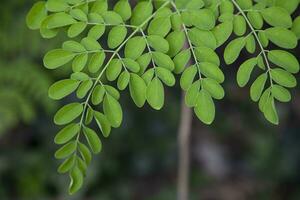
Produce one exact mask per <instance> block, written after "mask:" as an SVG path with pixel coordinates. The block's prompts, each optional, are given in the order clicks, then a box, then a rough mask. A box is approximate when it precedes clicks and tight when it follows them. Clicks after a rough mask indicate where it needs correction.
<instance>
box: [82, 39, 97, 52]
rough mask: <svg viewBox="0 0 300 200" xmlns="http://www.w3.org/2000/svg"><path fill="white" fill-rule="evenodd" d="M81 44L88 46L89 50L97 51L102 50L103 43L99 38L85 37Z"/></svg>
mask: <svg viewBox="0 0 300 200" xmlns="http://www.w3.org/2000/svg"><path fill="white" fill-rule="evenodd" d="M81 44H82V45H83V46H84V47H85V48H86V50H88V51H96V50H100V49H102V48H101V45H100V44H99V43H98V41H97V40H95V39H94V38H89V37H85V38H83V39H82V40H81Z"/></svg>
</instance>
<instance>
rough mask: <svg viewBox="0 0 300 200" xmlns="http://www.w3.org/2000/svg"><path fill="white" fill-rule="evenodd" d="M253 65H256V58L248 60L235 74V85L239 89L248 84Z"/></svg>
mask: <svg viewBox="0 0 300 200" xmlns="http://www.w3.org/2000/svg"><path fill="white" fill-rule="evenodd" d="M255 65H257V58H250V59H248V60H246V61H245V62H244V63H243V64H242V65H241V66H240V68H239V70H238V73H237V83H238V85H239V86H240V87H244V86H245V85H246V84H247V83H248V82H249V79H250V76H251V73H252V71H253V69H254V67H255Z"/></svg>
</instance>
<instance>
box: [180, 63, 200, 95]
mask: <svg viewBox="0 0 300 200" xmlns="http://www.w3.org/2000/svg"><path fill="white" fill-rule="evenodd" d="M196 74H197V67H196V66H191V67H188V68H186V70H185V71H184V72H183V74H182V76H181V78H180V86H181V88H182V89H183V90H185V91H186V90H187V89H188V88H189V87H190V86H191V85H192V83H193V81H194V79H195V76H196Z"/></svg>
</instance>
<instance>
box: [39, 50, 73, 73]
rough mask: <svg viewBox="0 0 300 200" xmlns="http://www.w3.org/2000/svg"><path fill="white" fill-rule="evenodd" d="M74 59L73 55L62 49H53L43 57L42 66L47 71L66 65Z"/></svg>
mask: <svg viewBox="0 0 300 200" xmlns="http://www.w3.org/2000/svg"><path fill="white" fill-rule="evenodd" d="M74 57H75V54H74V53H72V52H70V51H66V50H63V49H54V50H52V51H49V52H48V53H47V54H46V55H45V57H44V65H45V67H46V68H48V69H56V68H58V67H60V66H62V65H65V64H67V63H68V62H70V61H71V60H73V58H74Z"/></svg>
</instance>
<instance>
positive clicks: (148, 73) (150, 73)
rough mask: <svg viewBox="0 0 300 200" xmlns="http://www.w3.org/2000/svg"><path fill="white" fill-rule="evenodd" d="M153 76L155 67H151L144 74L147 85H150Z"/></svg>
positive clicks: (143, 77)
mask: <svg viewBox="0 0 300 200" xmlns="http://www.w3.org/2000/svg"><path fill="white" fill-rule="evenodd" d="M153 76H154V69H153V68H151V69H149V70H147V71H146V72H145V73H144V74H143V76H142V79H143V80H144V81H145V83H146V85H149V83H150V82H151V80H152V79H153Z"/></svg>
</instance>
